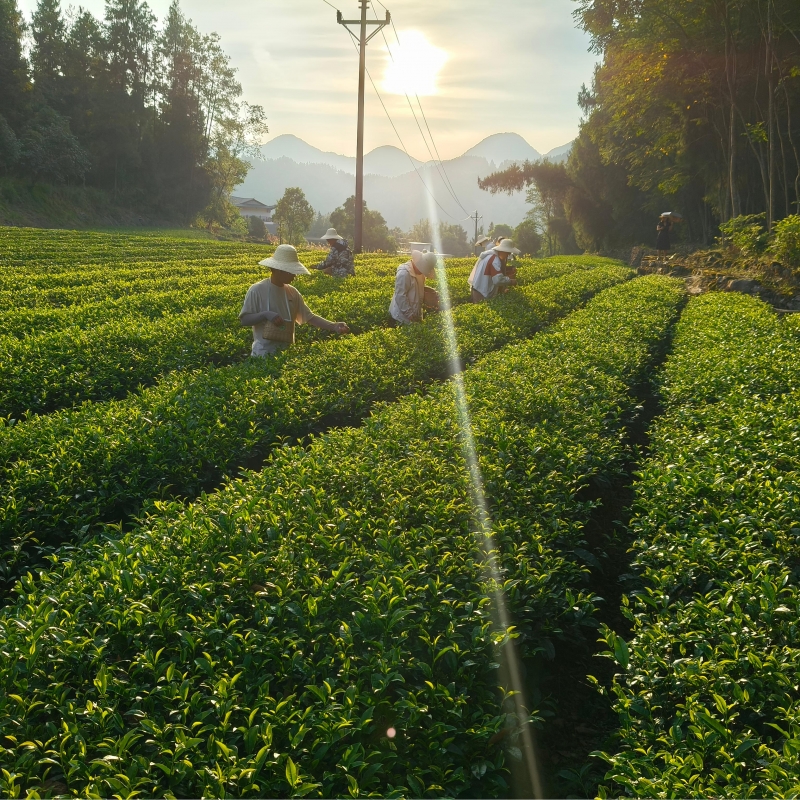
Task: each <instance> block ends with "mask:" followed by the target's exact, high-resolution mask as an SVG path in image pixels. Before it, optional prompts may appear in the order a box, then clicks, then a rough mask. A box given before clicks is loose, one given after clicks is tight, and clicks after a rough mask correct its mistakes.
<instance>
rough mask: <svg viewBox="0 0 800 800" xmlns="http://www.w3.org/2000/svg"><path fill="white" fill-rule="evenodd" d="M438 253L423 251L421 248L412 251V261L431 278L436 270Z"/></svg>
mask: <svg viewBox="0 0 800 800" xmlns="http://www.w3.org/2000/svg"><path fill="white" fill-rule="evenodd" d="M436 261H437V258H436V253H429V252H428V251H427V250H426V251H425V252H424V253H423V252H422V251H421V250H412V251H411V263H412V264H413V265H414V266H415V267H416V268H417V269H418V270H419V271H420V272H421V273H422V274H423V275H424V276H425V277H426V278H430V277H431V275H433V273H434V272H436Z"/></svg>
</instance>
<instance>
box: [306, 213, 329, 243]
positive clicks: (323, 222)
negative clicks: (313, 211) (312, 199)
mask: <svg viewBox="0 0 800 800" xmlns="http://www.w3.org/2000/svg"><path fill="white" fill-rule="evenodd" d="M330 227H331V215H330V214H323V213H322V212H321V211H318V212H317V216H316V217H315V219H314V222H312V223H311V227H310V228H309V229H308V236H309V238H310V239H319V238H320V237H321V236H322V234H323V233H325V231H327V230H328V228H330Z"/></svg>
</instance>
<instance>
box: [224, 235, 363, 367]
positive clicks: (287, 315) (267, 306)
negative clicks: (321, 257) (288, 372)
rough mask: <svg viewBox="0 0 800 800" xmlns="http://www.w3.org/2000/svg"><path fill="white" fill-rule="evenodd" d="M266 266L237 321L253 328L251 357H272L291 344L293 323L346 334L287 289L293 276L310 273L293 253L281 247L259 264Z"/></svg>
mask: <svg viewBox="0 0 800 800" xmlns="http://www.w3.org/2000/svg"><path fill="white" fill-rule="evenodd" d="M258 263H259V264H261V265H262V266H265V267H269V268H270V270H271V274H270V277H269V278H264V280H263V281H259V282H258V283H254V284H253V285H252V286H251V287H250V288H249V289H248V290H247V294H246V295H245V298H244V304H243V305H242V310H241V311H240V312H239V322H241V324H242V325H243V326H244V327H248V326H249V327H252V329H253V347H252V349H251V351H250V354H251V355H253V356H273V355H275V354H276V353H279V352H280V351H281V350H285V349H286V348H287V347H289V345H291V344H293V343H294V326H295V323H297V324H299V325H302V324H303V323H304V322H307V323H308V324H309V325H313V326H314V327H315V328H321V329H322V330H324V331H331V332H332V333H338V334H343V333H350V329H349V328H348V327H347V325H345V323H344V322H329V321H328V320H327V319H323V318H322V317H318V316H317V315H316V314H314V313H312V311H311V309H310V308H309V307H308V306H307V305H306V304H305V301H304V300H303V296H302V295H301V294H300V292H298V291H297V289H295V288H294V286H290V285H289V284H291V282H292V281H293V280H294V279H295V276H296V275H310V274H311V273H310V272H309V271H308V270H307V269H306V268H305V267H304V266H303V265H302V264H301V263H300V260H299V259H298V258H297V250H295V249H294V247H292V245H290V244H281V245H278V247H276V248H275V252H274V253H273V254H272V256H270V257H269V258H265V259H264V260H263V261H259V262H258Z"/></svg>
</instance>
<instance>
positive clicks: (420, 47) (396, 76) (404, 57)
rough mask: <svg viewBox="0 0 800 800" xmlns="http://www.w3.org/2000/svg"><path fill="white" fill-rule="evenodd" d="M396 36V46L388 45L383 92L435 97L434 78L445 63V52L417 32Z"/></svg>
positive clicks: (407, 32)
mask: <svg viewBox="0 0 800 800" xmlns="http://www.w3.org/2000/svg"><path fill="white" fill-rule="evenodd" d="M398 35H399V39H400V44H399V45H398V44H393V45H389V54H390V57H389V63H388V66H387V68H386V74H385V76H384V79H383V88H384V90H385V91H387V92H391V93H392V94H418V95H431V94H436V76H437V75H438V74H439V70H440V69H441V68H442V67H443V66H444V64H445V62H446V61H447V53H446V52H445V51H444V50H442V49H440V48H439V47H435V46H434V45H432V44H431V43H430V42H429V41H428V40H427V39H426V38H425V35H424V34H422V33H420V32H419V31H403V32H401V33H400V34H398Z"/></svg>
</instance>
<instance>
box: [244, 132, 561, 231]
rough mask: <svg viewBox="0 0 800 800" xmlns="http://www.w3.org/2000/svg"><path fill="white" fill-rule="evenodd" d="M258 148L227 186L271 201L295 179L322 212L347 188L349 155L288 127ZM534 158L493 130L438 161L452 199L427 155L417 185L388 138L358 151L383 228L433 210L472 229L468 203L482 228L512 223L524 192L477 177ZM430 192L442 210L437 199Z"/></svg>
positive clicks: (351, 166) (350, 184) (520, 215)
mask: <svg viewBox="0 0 800 800" xmlns="http://www.w3.org/2000/svg"><path fill="white" fill-rule="evenodd" d="M570 147H571V143H570V144H566V145H563V146H562V147H557V148H555V149H554V150H551V151H550V152H549V153H548V154H547V157H548V158H551V159H552V160H554V161H555V160H562V159H563V158H566V155H565V154H566V153H568V152H569V149H570ZM261 152H262V154H263V157H264V159H265V160H264V161H256V162H255V163H254V164H253V168H252V169H251V170H250V172H249V173H248V175H247V178H246V179H245V181H244V183H243V184H241V185H240V186H237V187H236V189H235V190H234V194H237V195H242V196H245V197H255V198H256V199H258V200H260V201H261V202H262V203H266V204H268V205H272V204H274V203H276V202H277V201H278V199H280V197H281V195H282V194H283V193H284V191H285V190H286V189H287V188H289V187H290V186H299V187H300V188H301V189H302V190H303V191H304V192H305V195H306V197H307V198H308V202H309V203H311V205H312V206H313V207H314V208H315V209H316V210H317V211H321V212H322V213H323V214H328V213H330V212H331V211H333V209H334V208H337V207H338V206H340V205H342V203H343V202H344V201H345V200H346V199H347V198H348V197H350V196H351V195H352V194H353V193H354V191H355V186H354V181H353V175H354V174H355V159H354V158H352V157H349V156H342V155H339V154H338V153H330V152H325V151H323V150H319V149H318V148H316V147H313V146H312V145H310V144H308V143H307V142H304V141H303V140H302V139H299V138H298V137H297V136H292V135H289V134H285V135H282V136H277V137H276V138H275V139H272V140H271V141H270V142H267V144H265V145H264V146H263V147H262V148H261ZM539 158H542V156H541V154H540V153H539V152H538V151H537V150H535V149H534V148H533V147H531V146H530V145H529V144H528V143H527V142H526V141H525V139H523V138H522V137H521V136H519V135H518V134H516V133H498V134H495V135H494V136H489V137H487V138H486V139H484V140H483V141H482V142H479V143H478V144H477V145H475V147H472V148H470V149H469V150H467V152H466V153H464V155H462V156H459V157H458V158H454V159H451V160H450V161H445V162H444V172H446V176H447V178H449V182H450V183H452V187H453V190H454V192H455V195H456V196H457V197H458V200H459V201H460V204H459V203H458V202H456V200H455V199H454V198H453V196H452V194H451V193H450V188H449V186H448V185H446V183H445V181H444V180H443V175H442V174H441V173H440V170H439V169H437V168H436V164H435V163H434V162H428V163H427V164H423V163H422V162H421V161H417V160H416V159H414V165H415V166H416V167H417V169H418V170H419V173H420V176H421V177H422V179H423V180H424V182H425V185H423V183H422V181H420V176H418V175H417V173H416V172H415V171H414V168H413V167H412V165H411V164H410V163H409V158H408V156H407V155H406V154H405V153H404V152H403V151H402V150H399V149H398V148H396V147H392V146H390V145H387V146H384V147H377V148H375V149H374V150H372V151H371V152H370V153H367V154H366V155H365V156H364V173H365V177H364V199H365V200H366V201H367V204H368V205H369V207H370V208H373V209H376V210H378V211H380V212H381V214H383V216H384V218H385V219H386V222H387V223H388V224H389V227H390V228H392V227H398V228H401V229H403V230H408V229H409V228H410V227H411V226H412V225H413V224H414V223H415V222H417V221H419V220H420V219H425V218H429V219H433V218H434V216H435V215H438V219H439V220H442V221H445V222H458V223H460V224H461V225H462V226H463V227H464V228H465V229H466V230H467V231H468V232H469V234H470V236H472V235H473V233H474V227H472V226H473V224H474V223H470V221H469V220H468V219H465V218H466V217H467V215H468V214H469V213H473V212H474V210H475V209H477V210H478V213H479V214H481V215H483V225H484V228H488V226H489V224H490V223H491V222H505V223H506V224H508V225H518V224H519V223H520V222H522V220H523V219H524V217H525V214H526V212H527V211H528V204H527V203H526V202H525V193H524V192H516V193H515V194H513V195H507V194H502V193H500V194H496V195H491V194H489V193H488V192H484V191H482V190H481V189H479V188H478V179H479V178H485V177H486V176H487V175H489V174H490V173H491V172H494V171H495V170H497V169H499V168H501V166H503V165H507V164H509V163H511V162H514V161H518V162H521V161H525V160H529V161H535V160H537V159H539ZM426 186H427V188H426ZM429 190H430V193H429ZM430 194H433V196H434V197H435V199H436V201H437V202H438V203H439V204H440V205H441V206H442V207H443V208H444V209H446V211H443V210H442V209H441V208H440V207H439V206H437V204H436V202H434V200H433V199H432V198H431V196H430ZM462 205H463V208H462V207H461V206H462Z"/></svg>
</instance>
